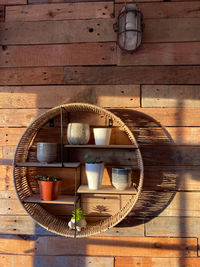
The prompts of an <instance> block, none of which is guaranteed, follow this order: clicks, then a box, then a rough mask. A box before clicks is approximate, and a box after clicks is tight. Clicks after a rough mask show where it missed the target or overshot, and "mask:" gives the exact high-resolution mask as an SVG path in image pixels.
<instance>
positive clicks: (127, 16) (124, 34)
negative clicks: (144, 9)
mask: <svg viewBox="0 0 200 267" xmlns="http://www.w3.org/2000/svg"><path fill="white" fill-rule="evenodd" d="M114 30H115V31H116V32H117V44H118V46H119V47H120V48H121V49H122V50H125V51H127V52H133V51H134V50H135V49H137V48H138V47H139V46H140V44H141V42H142V31H143V23H142V13H141V11H140V10H139V8H138V6H137V5H136V4H126V5H125V6H124V7H123V8H122V9H121V10H120V12H119V16H118V19H117V23H116V24H114Z"/></svg>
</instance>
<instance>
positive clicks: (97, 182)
mask: <svg viewBox="0 0 200 267" xmlns="http://www.w3.org/2000/svg"><path fill="white" fill-rule="evenodd" d="M85 159H86V163H85V171H86V177H87V182H88V188H89V189H93V190H96V189H99V188H101V183H102V178H103V172H104V162H103V161H101V160H100V159H99V158H98V157H96V158H93V157H92V156H90V155H88V154H86V155H85Z"/></svg>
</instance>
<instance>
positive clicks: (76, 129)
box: [67, 123, 90, 145]
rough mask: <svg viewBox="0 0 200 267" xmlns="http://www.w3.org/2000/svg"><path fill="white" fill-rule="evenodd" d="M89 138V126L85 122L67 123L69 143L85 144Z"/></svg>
mask: <svg viewBox="0 0 200 267" xmlns="http://www.w3.org/2000/svg"><path fill="white" fill-rule="evenodd" d="M89 139H90V126H89V124H86V123H69V124H68V127H67V140H68V142H69V144H70V145H86V144H87V143H88V142H89Z"/></svg>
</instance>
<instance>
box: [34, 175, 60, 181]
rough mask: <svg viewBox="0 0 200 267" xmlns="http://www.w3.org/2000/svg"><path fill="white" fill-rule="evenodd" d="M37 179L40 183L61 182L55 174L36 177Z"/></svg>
mask: <svg viewBox="0 0 200 267" xmlns="http://www.w3.org/2000/svg"><path fill="white" fill-rule="evenodd" d="M35 178H36V179H37V180H38V181H47V182H57V181H59V180H60V179H59V178H56V177H55V175H54V174H53V175H51V176H49V175H41V174H38V175H36V176H35Z"/></svg>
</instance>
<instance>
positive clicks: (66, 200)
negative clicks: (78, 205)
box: [23, 194, 75, 205]
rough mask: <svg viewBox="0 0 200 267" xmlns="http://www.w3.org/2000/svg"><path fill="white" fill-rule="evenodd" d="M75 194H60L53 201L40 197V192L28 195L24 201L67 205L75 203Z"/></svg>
mask: <svg viewBox="0 0 200 267" xmlns="http://www.w3.org/2000/svg"><path fill="white" fill-rule="evenodd" d="M74 201H75V199H74V196H71V195H59V196H58V199H56V200H51V201H45V200H41V199H40V195H39V194H35V195H32V196H31V197H28V198H27V199H25V200H24V201H23V202H25V203H44V204H65V205H74Z"/></svg>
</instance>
